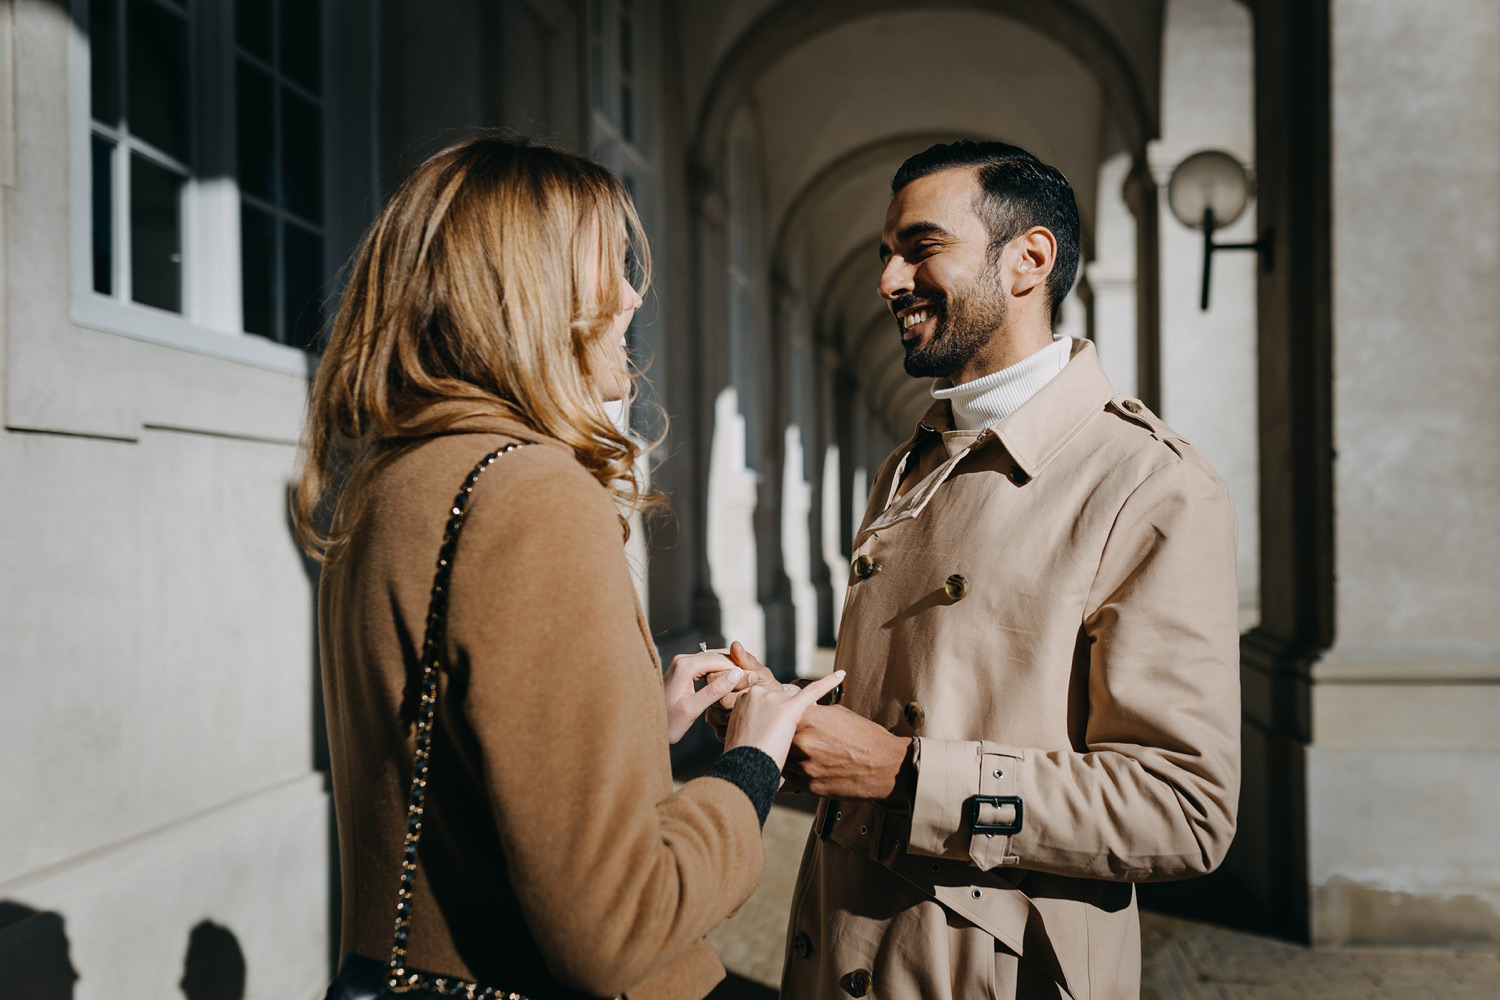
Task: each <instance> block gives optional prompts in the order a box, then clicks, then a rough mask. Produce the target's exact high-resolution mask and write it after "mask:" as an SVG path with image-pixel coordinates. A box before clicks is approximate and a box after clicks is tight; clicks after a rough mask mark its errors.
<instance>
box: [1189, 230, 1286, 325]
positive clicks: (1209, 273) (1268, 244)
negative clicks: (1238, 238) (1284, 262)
mask: <svg viewBox="0 0 1500 1000" xmlns="http://www.w3.org/2000/svg"><path fill="white" fill-rule="evenodd" d="M1214 229H1215V225H1214V210H1213V209H1212V208H1205V209H1204V210H1203V296H1202V298H1201V299H1200V300H1199V308H1200V309H1201V310H1202V311H1203V312H1208V290H1209V285H1210V282H1211V281H1212V278H1213V269H1214V252H1215V251H1217V250H1254V251H1255V252H1256V253H1258V254H1260V266H1261V270H1263V271H1270V270H1271V268H1272V267H1273V266H1274V263H1273V257H1272V252H1271V248H1272V245H1273V240H1272V235H1273V234H1272V231H1271V230H1270V229H1264V230H1262V231H1261V234H1260V239H1258V240H1256V241H1255V242H1254V243H1215V242H1214Z"/></svg>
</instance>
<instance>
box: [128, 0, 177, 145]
mask: <svg viewBox="0 0 1500 1000" xmlns="http://www.w3.org/2000/svg"><path fill="white" fill-rule="evenodd" d="M125 23H126V29H127V30H126V36H127V38H128V40H129V51H128V52H127V53H126V57H125V70H126V80H125V95H126V99H127V101H128V102H129V108H128V114H129V127H130V131H131V132H132V133H133V134H134V135H138V136H140V137H141V138H142V139H144V140H146V141H147V142H149V143H151V144H152V145H153V146H155V147H157V148H158V149H160V150H161V151H162V152H164V153H166V154H167V155H168V156H172V157H175V158H176V159H179V160H182V161H184V162H186V161H187V159H188V149H189V146H190V143H189V132H188V99H189V93H188V87H187V69H188V32H187V20H186V19H185V18H183V17H180V16H178V15H176V14H174V13H172V12H171V11H170V10H168V9H167V8H165V7H163V6H162V5H161V4H159V3H156V2H155V0H130V6H129V7H128V8H127V14H126V22H125Z"/></svg>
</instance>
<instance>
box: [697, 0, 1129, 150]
mask: <svg viewBox="0 0 1500 1000" xmlns="http://www.w3.org/2000/svg"><path fill="white" fill-rule="evenodd" d="M943 8H946V9H950V10H965V9H966V10H974V11H978V12H980V13H985V14H992V15H994V16H996V17H998V18H1002V19H1006V20H1011V21H1015V22H1018V23H1022V24H1025V25H1026V26H1028V27H1030V28H1033V29H1035V30H1038V31H1040V32H1042V33H1044V34H1047V35H1049V36H1051V37H1052V38H1053V39H1054V40H1056V41H1057V42H1058V43H1059V44H1060V45H1062V46H1063V47H1064V48H1066V49H1068V50H1069V51H1071V52H1073V53H1074V54H1075V55H1076V56H1077V57H1078V60H1079V62H1080V63H1081V64H1082V65H1083V66H1086V67H1088V68H1090V70H1091V71H1092V72H1093V73H1094V74H1095V76H1097V77H1098V79H1099V83H1100V89H1101V91H1102V93H1103V97H1104V100H1105V103H1106V106H1107V107H1108V108H1109V109H1110V111H1111V116H1112V118H1113V119H1114V124H1115V126H1116V127H1117V128H1118V129H1119V132H1120V135H1121V136H1122V137H1123V139H1124V141H1125V143H1126V145H1127V147H1128V148H1130V149H1144V148H1145V144H1146V142H1147V141H1149V140H1150V139H1152V138H1154V137H1155V135H1156V132H1157V126H1158V123H1157V120H1156V114H1155V111H1154V109H1153V108H1152V107H1151V106H1150V103H1149V102H1148V101H1147V98H1146V94H1145V90H1144V88H1143V87H1142V85H1141V79H1140V77H1139V76H1138V74H1137V73H1136V71H1135V69H1134V68H1133V67H1132V66H1131V64H1130V60H1129V58H1128V56H1127V55H1126V54H1125V52H1124V51H1123V49H1122V48H1121V47H1120V45H1119V43H1118V42H1117V41H1116V39H1115V38H1114V37H1113V36H1112V35H1111V34H1110V33H1109V32H1108V31H1107V30H1106V29H1105V28H1104V26H1103V25H1102V24H1100V23H1099V21H1098V19H1097V18H1095V16H1094V15H1093V14H1092V13H1090V12H1089V11H1088V10H1086V9H1085V8H1083V7H1082V6H1081V5H1080V4H1079V3H1077V2H1076V0H1052V2H1050V3H1047V4H1029V3H1026V2H1025V0H941V2H939V3H935V4H933V5H932V6H931V7H930V8H928V9H943ZM910 9H911V6H910V4H909V3H904V2H901V0H826V2H822V3H816V4H810V3H805V2H803V0H781V2H780V3H778V4H776V5H775V6H774V7H772V8H771V9H769V10H768V11H766V13H764V14H762V15H761V16H760V18H759V19H757V20H756V21H755V23H753V24H752V25H751V26H750V27H749V28H748V29H746V31H745V32H744V33H743V34H742V35H741V36H740V37H739V38H738V39H737V40H736V41H735V43H734V44H733V45H732V46H731V47H730V49H729V51H728V53H726V54H725V56H724V57H723V58H722V59H720V60H719V62H718V65H717V66H716V68H715V70H714V74H713V77H712V79H711V80H710V82H709V85H708V89H707V95H706V97H705V98H704V101H703V103H702V105H701V106H700V109H699V114H698V121H697V125H696V127H695V129H694V134H693V139H692V142H691V144H690V149H691V151H692V153H691V155H692V157H693V162H694V163H695V165H696V167H697V169H698V170H700V171H702V172H703V173H704V174H705V175H706V176H707V177H709V178H716V177H718V176H719V173H720V170H721V168H722V164H723V160H724V156H725V149H724V144H725V139H726V136H727V134H728V128H729V123H730V121H731V120H732V118H733V114H734V111H735V109H736V108H738V107H739V106H740V105H741V104H742V103H743V102H744V101H745V99H746V97H747V96H748V95H749V93H750V90H751V88H752V87H753V86H754V84H755V81H756V80H758V79H759V78H760V76H761V75H762V74H763V73H764V72H765V70H766V67H768V66H771V65H773V64H774V63H775V62H776V61H777V58H778V56H779V55H780V54H781V53H783V52H785V51H786V50H787V49H788V48H791V47H793V46H796V45H801V44H805V43H806V42H808V41H809V40H811V39H813V38H816V37H817V36H819V35H822V34H824V33H826V32H829V31H832V30H834V29H836V28H838V27H841V26H843V25H845V24H848V23H849V22H851V21H854V20H859V19H863V18H869V17H874V16H877V15H880V14H886V13H898V12H906V11H909V10H910Z"/></svg>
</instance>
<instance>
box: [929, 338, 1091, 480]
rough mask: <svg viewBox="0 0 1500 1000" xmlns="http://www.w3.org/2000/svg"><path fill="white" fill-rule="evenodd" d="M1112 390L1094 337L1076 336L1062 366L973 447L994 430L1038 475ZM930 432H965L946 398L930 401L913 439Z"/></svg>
mask: <svg viewBox="0 0 1500 1000" xmlns="http://www.w3.org/2000/svg"><path fill="white" fill-rule="evenodd" d="M1113 396H1114V388H1113V387H1112V386H1111V385H1110V384H1109V378H1108V377H1107V376H1106V375H1105V374H1104V369H1103V368H1101V367H1100V366H1099V356H1098V354H1097V353H1096V352H1095V351H1094V344H1093V341H1089V340H1081V339H1077V338H1075V339H1074V340H1073V351H1072V354H1071V355H1070V356H1069V358H1068V363H1067V364H1066V365H1064V366H1063V370H1062V371H1060V372H1058V373H1057V375H1056V377H1054V378H1053V379H1052V380H1051V381H1050V382H1048V383H1047V384H1046V385H1044V386H1042V388H1041V389H1039V390H1038V391H1037V394H1036V395H1035V396H1032V397H1031V398H1030V399H1028V400H1027V401H1026V402H1025V403H1024V404H1023V405H1022V406H1021V408H1020V409H1018V410H1016V412H1014V413H1012V414H1011V415H1010V416H1008V417H1006V418H1005V419H1004V420H1002V421H1000V422H999V423H998V424H995V425H994V426H993V427H991V428H990V429H989V430H988V431H985V432H982V433H979V434H976V435H975V436H974V441H973V443H972V444H971V445H970V449H973V448H979V447H982V446H983V445H984V443H985V442H986V441H987V440H988V439H989V437H991V436H993V437H994V438H995V439H997V440H998V441H999V442H1000V443H1001V445H1003V446H1004V447H1005V450H1006V452H1007V453H1009V455H1010V457H1011V459H1012V460H1013V461H1014V462H1015V464H1016V465H1017V466H1019V467H1020V469H1021V471H1022V472H1024V473H1025V474H1026V476H1027V478H1035V477H1036V476H1037V475H1039V474H1040V473H1041V471H1042V470H1043V469H1044V468H1045V467H1046V466H1047V463H1049V462H1051V461H1052V459H1053V458H1055V457H1056V456H1057V454H1058V452H1060V451H1062V449H1063V447H1064V446H1065V445H1067V443H1068V442H1069V441H1071V440H1073V438H1074V437H1076V436H1077V435H1078V432H1079V431H1081V430H1083V428H1084V426H1085V425H1086V424H1087V423H1088V422H1089V421H1090V420H1092V419H1093V418H1094V416H1095V415H1096V414H1098V413H1099V412H1100V411H1101V410H1103V409H1104V407H1105V404H1107V403H1108V402H1109V401H1110V399H1111V398H1113ZM931 433H938V434H942V435H944V437H945V438H946V437H948V436H953V435H957V434H959V433H960V432H957V431H954V430H953V411H952V408H951V407H950V406H949V404H948V401H947V400H945V399H938V400H934V401H933V404H932V406H930V407H928V409H927V412H926V413H925V414H923V416H922V420H921V422H920V423H919V424H918V426H917V431H916V433H915V434H913V435H912V438H911V441H910V442H909V444H910V445H915V444H916V443H917V441H918V440H919V439H920V438H922V437H923V436H924V435H925V434H931Z"/></svg>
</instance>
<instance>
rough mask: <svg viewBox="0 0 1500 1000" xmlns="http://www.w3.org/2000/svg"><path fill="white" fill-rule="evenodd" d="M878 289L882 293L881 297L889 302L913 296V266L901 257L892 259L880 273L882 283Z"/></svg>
mask: <svg viewBox="0 0 1500 1000" xmlns="http://www.w3.org/2000/svg"><path fill="white" fill-rule="evenodd" d="M876 287H877V288H878V289H879V291H880V297H881V298H883V299H885V300H886V301H887V302H894V301H895V300H896V299H899V298H900V297H901V296H903V295H909V294H911V291H912V267H911V265H910V264H908V263H906V261H904V260H902V259H901V258H900V257H892V258H891V259H890V260H888V261H886V262H885V267H884V268H883V269H882V270H881V272H880V283H879V284H878V285H877V286H876Z"/></svg>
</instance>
